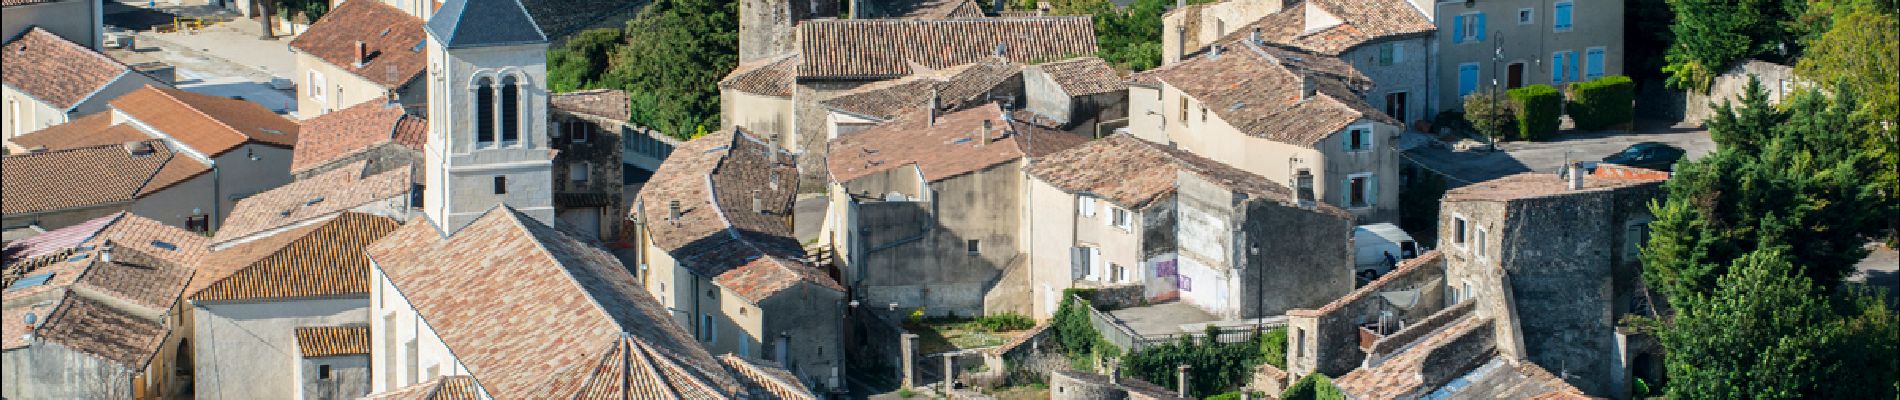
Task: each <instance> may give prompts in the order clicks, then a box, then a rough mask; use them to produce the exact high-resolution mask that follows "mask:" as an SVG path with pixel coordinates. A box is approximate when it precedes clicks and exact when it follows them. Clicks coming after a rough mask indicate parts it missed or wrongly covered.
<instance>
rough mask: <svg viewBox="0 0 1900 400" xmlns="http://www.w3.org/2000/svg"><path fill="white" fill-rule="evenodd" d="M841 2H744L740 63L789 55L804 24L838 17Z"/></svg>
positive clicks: (741, 13) (783, 0)
mask: <svg viewBox="0 0 1900 400" xmlns="http://www.w3.org/2000/svg"><path fill="white" fill-rule="evenodd" d="M839 3H840V2H839V1H838V0H744V1H740V2H739V62H740V63H745V62H749V61H753V60H758V59H763V58H773V57H774V56H777V55H780V54H785V53H790V52H793V51H795V50H796V47H797V44H796V43H797V40H796V36H797V32H798V25H799V23H801V22H805V21H809V20H814V19H821V18H835V17H838V11H839V10H840V9H841V8H840V7H841V5H840V4H839Z"/></svg>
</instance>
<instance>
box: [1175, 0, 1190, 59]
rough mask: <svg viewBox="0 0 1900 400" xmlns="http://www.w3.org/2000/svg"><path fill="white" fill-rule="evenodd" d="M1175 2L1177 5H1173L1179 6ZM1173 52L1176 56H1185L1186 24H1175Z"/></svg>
mask: <svg viewBox="0 0 1900 400" xmlns="http://www.w3.org/2000/svg"><path fill="white" fill-rule="evenodd" d="M1180 1H1185V0H1180ZM1176 4H1177V5H1176V6H1175V8H1180V6H1179V5H1178V4H1180V3H1176ZM1174 54H1175V57H1177V58H1179V57H1187V27H1186V26H1177V27H1175V28H1174Z"/></svg>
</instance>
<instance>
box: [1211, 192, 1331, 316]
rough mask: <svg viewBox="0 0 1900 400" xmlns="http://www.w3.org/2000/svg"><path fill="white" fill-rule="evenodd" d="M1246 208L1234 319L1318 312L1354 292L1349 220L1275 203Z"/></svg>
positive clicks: (1258, 202) (1259, 202)
mask: <svg viewBox="0 0 1900 400" xmlns="http://www.w3.org/2000/svg"><path fill="white" fill-rule="evenodd" d="M1245 207H1246V217H1245V218H1244V219H1242V221H1241V227H1240V230H1241V232H1242V233H1244V234H1245V239H1244V240H1243V241H1244V242H1245V244H1246V246H1247V247H1246V248H1244V249H1236V250H1237V251H1238V253H1239V254H1241V258H1242V259H1243V260H1245V262H1244V264H1243V265H1244V267H1243V269H1242V270H1241V272H1242V274H1241V277H1240V279H1242V281H1241V284H1240V285H1239V287H1241V288H1242V290H1241V291H1240V293H1238V296H1236V298H1235V300H1237V301H1238V302H1239V304H1237V307H1235V309H1236V310H1238V314H1237V315H1236V316H1237V317H1239V318H1258V317H1268V316H1275V315H1280V314H1283V313H1285V312H1286V310H1289V309H1294V308H1312V307H1319V306H1322V305H1325V304H1326V303H1327V302H1330V301H1332V300H1333V299H1337V298H1339V297H1340V296H1343V295H1345V294H1346V293H1348V292H1351V291H1352V289H1353V276H1352V270H1351V268H1350V267H1349V266H1350V265H1351V264H1352V221H1350V220H1348V219H1346V218H1341V217H1337V216H1332V215H1327V214H1322V213H1319V212H1315V211H1312V210H1304V209H1300V208H1297V207H1289V206H1287V205H1283V204H1280V203H1279V202H1277V201H1273V200H1265V199H1254V200H1253V201H1251V202H1248V203H1246V204H1245ZM1256 249H1257V250H1256ZM1246 288H1254V290H1246Z"/></svg>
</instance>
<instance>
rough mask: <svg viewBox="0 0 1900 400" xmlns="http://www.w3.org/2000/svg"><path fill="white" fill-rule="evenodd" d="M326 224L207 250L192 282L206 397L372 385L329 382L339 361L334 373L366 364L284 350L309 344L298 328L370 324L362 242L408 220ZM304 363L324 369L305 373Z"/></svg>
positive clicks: (356, 216) (356, 390)
mask: <svg viewBox="0 0 1900 400" xmlns="http://www.w3.org/2000/svg"><path fill="white" fill-rule="evenodd" d="M398 172H399V173H406V172H407V171H398ZM318 221H320V222H318V223H315V224H312V225H304V226H301V227H295V228H291V229H289V230H284V231H280V232H279V233H276V234H273V235H269V236H265V237H261V238H256V239H252V240H249V241H245V242H243V243H240V244H236V245H234V246H231V247H227V248H223V249H221V250H217V251H214V252H212V253H211V254H209V255H207V256H206V257H205V262H204V263H202V264H201V265H200V266H199V268H198V269H199V275H200V276H198V277H195V278H194V279H193V280H192V285H191V287H189V288H187V289H186V292H187V296H188V298H189V299H190V302H191V307H192V309H191V316H190V319H191V320H192V321H193V326H192V329H191V330H190V334H191V336H190V337H191V338H192V339H193V342H195V343H197V346H195V347H193V349H194V350H196V352H195V354H193V356H192V359H193V360H196V363H197V367H196V370H195V371H194V375H195V376H196V377H197V378H198V379H197V381H196V384H195V385H194V389H195V391H196V394H197V397H198V398H206V399H216V398H299V397H302V396H303V394H304V393H305V392H306V391H312V390H314V391H317V392H322V387H323V386H329V385H332V384H335V385H336V386H335V387H334V388H333V389H335V390H343V389H345V388H346V387H347V389H348V391H344V392H339V393H336V394H335V395H334V396H331V397H330V398H350V397H354V396H360V395H362V394H365V393H367V392H368V390H367V389H368V382H366V381H361V380H359V381H357V382H352V383H349V384H347V385H346V384H344V383H343V382H340V381H338V380H340V379H343V378H341V377H337V376H334V375H333V376H332V377H331V378H329V379H330V381H324V380H323V379H321V378H322V376H321V374H322V371H321V369H322V368H323V365H328V366H329V367H330V368H337V369H336V370H332V371H331V372H332V374H351V372H345V371H343V369H348V368H358V369H361V368H363V366H354V367H351V366H350V365H351V363H348V362H346V361H345V360H333V361H334V362H320V361H312V360H309V359H308V357H306V356H305V355H304V354H303V353H301V352H297V351H284V350H287V349H298V348H299V346H301V345H302V342H300V339H303V338H300V337H299V335H298V331H299V330H300V329H306V328H310V327H330V326H343V325H362V324H367V323H369V258H368V257H366V256H364V253H363V249H364V248H365V247H366V246H368V245H369V244H370V243H373V242H375V241H376V240H377V239H380V238H382V237H383V236H384V235H388V234H389V233H390V232H392V231H394V230H396V228H398V227H399V226H400V224H399V223H398V222H397V220H395V219H391V218H389V217H384V216H377V215H370V214H361V213H354V212H344V213H342V214H340V215H336V216H334V217H330V218H319V219H318ZM339 355H340V354H339ZM330 356H334V355H329V356H318V357H330ZM306 362H311V363H314V364H316V365H313V367H315V368H316V369H319V371H302V367H301V366H302V365H303V364H305V363H306ZM355 373H356V374H361V372H355ZM306 378H308V379H306Z"/></svg>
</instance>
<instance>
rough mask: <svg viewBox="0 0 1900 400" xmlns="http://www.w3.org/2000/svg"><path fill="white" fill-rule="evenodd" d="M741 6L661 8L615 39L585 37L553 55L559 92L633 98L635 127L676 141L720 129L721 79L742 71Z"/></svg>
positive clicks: (724, 1)
mask: <svg viewBox="0 0 1900 400" xmlns="http://www.w3.org/2000/svg"><path fill="white" fill-rule="evenodd" d="M738 11H739V9H738V2H735V1H732V0H656V1H654V2H653V4H650V5H647V6H646V8H645V9H643V10H641V12H640V15H638V16H636V17H635V18H634V19H633V20H632V21H628V22H627V28H626V29H624V30H619V31H620V32H619V34H615V33H613V32H610V31H613V30H611V29H603V30H592V31H587V32H583V33H581V34H580V35H579V36H577V37H575V38H573V39H572V40H569V41H568V42H567V44H566V45H564V46H562V47H561V48H559V49H553V50H550V51H549V52H548V85H549V86H550V87H551V88H552V89H555V90H556V91H568V90H581V89H597V88H610V89H621V90H626V91H627V92H628V96H629V97H630V99H631V103H632V106H631V107H630V108H631V110H629V111H630V112H631V115H632V122H634V123H636V124H640V125H644V126H646V127H648V128H652V129H655V130H658V131H661V132H664V133H666V134H667V135H670V136H673V137H676V138H679V139H691V138H694V137H698V136H701V135H705V134H706V133H707V132H709V131H710V130H712V129H716V128H717V127H718V126H719V87H718V84H719V79H720V78H721V77H724V76H725V75H726V73H727V72H731V71H732V68H733V66H735V65H737V64H738V56H737V54H738V52H739V36H738V26H739V19H738Z"/></svg>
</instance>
